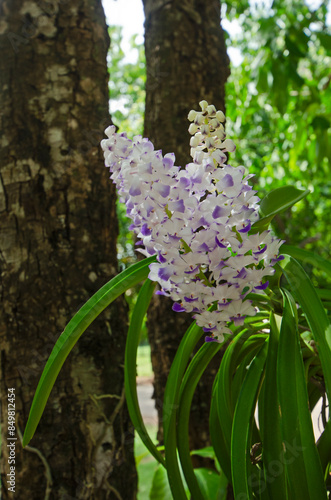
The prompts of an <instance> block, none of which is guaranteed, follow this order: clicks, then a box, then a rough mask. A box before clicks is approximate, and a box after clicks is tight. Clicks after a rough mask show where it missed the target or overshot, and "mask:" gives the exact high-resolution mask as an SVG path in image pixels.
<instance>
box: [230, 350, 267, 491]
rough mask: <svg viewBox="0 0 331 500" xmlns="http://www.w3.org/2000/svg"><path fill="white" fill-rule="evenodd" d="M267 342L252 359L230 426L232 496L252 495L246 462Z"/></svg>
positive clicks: (251, 482)
mask: <svg viewBox="0 0 331 500" xmlns="http://www.w3.org/2000/svg"><path fill="white" fill-rule="evenodd" d="M267 352H268V343H267V342H265V343H264V344H263V346H262V347H261V349H260V350H259V352H258V353H257V355H256V356H255V358H254V359H253V361H252V363H251V365H250V367H249V369H248V371H247V374H246V377H245V379H244V382H243V385H242V388H241V391H240V395H239V398H238V402H237V405H236V410H235V414H234V419H233V426H232V439H231V471H232V481H233V491H234V496H235V498H247V499H248V498H254V497H253V493H252V485H253V484H254V483H255V479H254V480H252V478H251V476H250V473H251V466H250V456H249V449H250V440H251V433H252V428H253V420H254V412H255V406H256V400H257V397H258V394H259V390H260V388H261V384H262V381H263V372H264V365H265V360H266V356H267Z"/></svg>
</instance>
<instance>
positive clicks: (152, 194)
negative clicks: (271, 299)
mask: <svg viewBox="0 0 331 500" xmlns="http://www.w3.org/2000/svg"><path fill="white" fill-rule="evenodd" d="M200 107H201V111H194V110H192V111H190V113H189V115H188V119H189V121H191V122H192V123H191V124H190V127H189V132H190V134H191V135H192V137H191V140H190V146H191V157H192V160H193V161H192V162H191V163H189V164H188V165H186V167H185V168H183V169H181V168H180V167H177V166H175V155H174V154H173V153H168V154H165V155H164V156H163V155H162V152H161V151H155V150H154V146H153V144H152V143H151V142H150V141H149V140H148V139H146V138H143V137H141V136H135V137H134V138H133V140H131V139H128V137H127V135H126V134H125V133H121V134H117V133H116V131H115V127H114V126H110V127H108V128H107V129H106V131H105V133H106V135H107V137H108V139H104V140H103V141H102V142H101V146H102V149H103V151H104V156H105V165H106V166H107V167H109V168H110V171H111V179H112V180H113V182H114V183H115V184H116V185H117V189H118V193H119V196H120V201H121V202H124V203H125V204H126V208H127V215H128V217H130V218H131V219H132V221H133V223H132V225H131V226H130V228H131V229H132V230H134V231H135V232H136V233H137V235H138V237H139V238H140V241H139V243H140V244H141V245H142V248H141V249H140V251H141V252H142V253H143V254H144V255H145V256H151V255H156V260H157V261H156V262H155V263H152V264H150V273H149V278H150V279H151V280H152V281H156V282H158V283H159V285H160V287H161V290H160V291H159V292H157V293H160V294H163V295H166V296H169V297H171V298H172V300H173V301H174V304H173V310H174V311H179V312H180V311H186V312H193V313H194V316H193V317H194V318H195V320H196V322H197V324H198V325H199V326H201V327H203V330H204V331H205V332H207V337H206V341H216V342H222V341H223V340H224V334H231V333H232V331H231V329H230V328H229V326H228V325H229V323H230V322H233V323H234V324H235V325H241V324H243V322H244V319H245V317H246V316H253V315H255V314H256V308H255V307H254V306H253V305H252V302H251V300H248V299H247V298H246V297H247V294H248V293H250V292H259V293H264V292H263V291H264V290H265V289H266V288H267V286H268V281H267V280H266V279H265V277H266V276H270V275H272V274H273V273H274V268H273V265H274V264H275V263H276V262H277V261H278V260H280V259H281V257H280V256H279V255H278V252H279V247H280V245H281V244H282V241H280V240H278V239H276V238H274V237H273V236H272V235H271V234H270V231H263V232H262V233H261V234H258V233H257V234H250V229H251V226H252V224H253V223H254V222H256V221H257V220H258V219H259V215H258V208H259V201H260V200H259V198H258V197H257V196H256V191H254V190H253V189H252V187H251V186H250V185H249V184H248V180H249V179H250V178H251V177H252V175H247V176H245V169H244V167H242V166H240V167H232V166H230V165H228V164H227V163H226V162H227V153H232V152H234V151H235V145H234V143H233V142H232V140H230V139H226V135H225V131H224V125H223V124H224V122H225V116H224V114H223V112H222V111H216V108H215V107H214V106H213V105H209V104H208V103H207V102H206V101H201V102H200Z"/></svg>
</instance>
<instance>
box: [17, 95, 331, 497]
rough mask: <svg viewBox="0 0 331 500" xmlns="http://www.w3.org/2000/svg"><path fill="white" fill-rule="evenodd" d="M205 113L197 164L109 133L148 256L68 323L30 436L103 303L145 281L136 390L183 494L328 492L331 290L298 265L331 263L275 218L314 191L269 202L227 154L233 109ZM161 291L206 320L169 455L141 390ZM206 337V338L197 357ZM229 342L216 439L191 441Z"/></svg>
mask: <svg viewBox="0 0 331 500" xmlns="http://www.w3.org/2000/svg"><path fill="white" fill-rule="evenodd" d="M200 108H201V110H200V111H194V110H192V111H190V112H189V114H188V119H189V121H190V122H191V124H190V126H189V132H190V134H191V135H192V137H191V140H190V146H191V152H190V154H191V157H192V162H191V163H189V164H187V165H186V166H185V168H180V167H178V166H175V155H174V154H173V153H168V154H165V155H164V156H163V155H162V152H161V151H155V150H154V146H153V144H152V143H151V142H150V141H149V140H148V139H146V138H142V137H141V136H136V137H134V138H133V139H129V138H128V137H127V135H126V134H125V133H120V134H118V133H116V130H115V127H114V126H111V127H108V128H107V130H106V131H105V133H106V135H107V139H104V140H103V141H102V143H101V146H102V149H103V151H104V156H105V164H106V166H107V167H108V168H109V169H110V172H111V179H112V180H113V182H114V183H115V184H116V186H117V190H118V194H119V196H120V200H121V201H122V202H123V203H125V205H126V209H127V215H128V217H130V219H131V220H132V225H131V229H132V230H133V231H134V232H135V233H136V234H137V236H138V238H139V240H138V248H137V250H139V251H140V252H141V253H142V254H143V255H144V256H145V257H146V258H145V259H143V260H142V261H139V262H137V263H136V264H134V265H132V266H131V267H130V268H128V269H126V270H125V271H123V272H122V273H120V274H119V275H118V276H116V277H115V278H113V279H112V280H111V281H110V282H109V283H107V284H106V285H104V286H103V287H102V288H101V289H100V290H99V291H98V292H97V293H96V294H95V295H94V296H93V297H92V298H91V299H90V300H89V301H88V302H87V303H86V304H85V305H84V306H83V307H82V308H81V309H80V310H79V311H78V313H77V314H76V315H75V316H74V317H73V318H72V320H71V321H70V322H69V323H68V325H67V327H66V328H65V330H64V332H63V333H62V335H61V336H60V337H59V339H58V341H57V343H56V345H55V347H54V350H53V352H52V354H51V356H50V358H49V360H48V362H47V364H46V367H45V369H44V371H43V374H42V376H41V380H40V382H39V385H38V388H37V391H36V394H35V398H34V400H33V403H32V407H31V411H30V416H29V420H28V423H27V426H26V429H25V434H24V438H23V445H26V444H27V443H28V442H29V441H30V439H31V438H32V436H33V434H34V432H35V430H36V427H37V425H38V422H39V420H40V418H41V415H42V412H43V409H44V407H45V404H46V402H47V399H48V396H49V393H50V391H51V389H52V386H53V384H54V382H55V380H56V377H57V375H58V373H59V371H60V369H61V366H62V364H63V363H64V361H65V359H66V357H67V356H68V354H69V352H70V351H71V349H72V347H73V346H74V345H75V343H76V342H77V340H78V339H79V337H80V336H81V335H82V333H83V332H84V331H85V330H86V328H87V327H88V325H89V324H90V323H91V322H92V321H93V320H94V319H95V318H96V317H97V316H98V315H99V314H100V313H101V311H102V310H103V309H104V308H105V307H107V306H108V305H109V304H110V303H111V302H112V301H113V300H115V299H116V298H117V297H118V296H119V295H120V294H122V293H123V292H125V291H126V290H127V289H128V288H131V287H132V286H134V285H136V284H137V283H139V282H141V281H143V280H144V281H145V282H144V284H143V286H142V287H141V290H140V293H139V296H138V299H137V303H136V305H135V308H134V310H133V313H132V319H131V323H130V326H129V331H128V337H127V344H126V354H125V390H126V398H127V404H128V408H129V411H130V416H131V419H132V422H133V424H134V426H135V429H136V431H137V432H138V433H139V435H140V437H141V438H142V440H143V441H144V443H145V445H146V447H147V448H148V450H149V451H150V452H151V453H152V455H153V456H154V457H155V458H156V459H157V460H158V462H159V463H160V466H159V467H160V471H162V472H161V474H166V475H167V478H168V481H169V486H170V490H171V496H172V498H174V499H176V500H177V499H178V500H181V499H183V500H184V499H186V498H188V497H190V496H191V497H192V498H194V499H197V500H207V499H210V498H217V499H220V500H222V499H224V500H225V499H226V498H227V488H228V486H229V485H231V487H232V488H233V492H234V497H235V499H236V500H246V499H251V498H252V499H265V500H267V499H283V498H284V499H287V498H288V499H294V498H298V499H299V498H300V500H301V499H303V500H308V499H310V500H313V499H314V500H322V499H323V500H325V499H327V498H328V490H329V489H330V471H331V468H330V467H331V424H330V420H329V419H328V414H327V408H326V404H325V402H326V401H327V400H330V395H331V394H330V391H331V327H330V320H329V316H328V314H327V307H328V301H329V300H330V297H331V293H330V290H326V289H322V290H320V289H316V288H315V287H314V286H313V284H312V282H311V280H310V278H309V277H308V275H307V274H306V272H305V271H304V269H303V267H302V266H301V264H300V263H299V261H303V262H306V263H307V262H308V263H309V264H310V265H313V266H315V267H317V268H319V269H321V270H323V271H324V272H325V273H327V274H328V275H329V276H330V275H331V265H330V263H329V262H327V261H325V260H324V259H322V258H321V257H319V256H317V255H314V254H312V253H310V252H308V251H305V250H303V249H299V248H295V247H291V246H289V245H286V244H284V243H285V242H284V241H280V240H279V239H278V238H276V237H275V236H273V234H272V232H271V231H270V229H269V224H270V222H271V220H272V219H273V217H274V216H275V215H276V214H277V213H280V212H281V211H284V210H286V209H289V208H290V207H291V206H292V205H293V204H294V203H296V202H297V201H299V200H300V199H302V198H303V197H305V196H306V195H307V194H308V191H302V190H299V189H297V188H295V187H292V186H285V187H282V188H278V189H276V190H274V191H271V192H270V193H269V194H268V195H267V196H265V198H263V199H262V200H260V199H259V198H258V197H257V195H256V192H255V191H254V190H253V189H252V187H251V186H250V184H249V180H250V178H251V177H252V176H251V175H249V174H248V175H246V174H245V168H244V167H241V166H239V167H233V166H231V165H229V164H228V163H227V162H228V156H229V154H231V153H233V152H234V151H235V145H234V143H233V142H232V141H231V140H230V139H227V138H226V134H225V130H224V122H225V116H224V114H223V113H222V111H217V110H216V108H215V107H214V106H213V105H209V104H208V103H207V102H206V101H201V102H200ZM280 252H281V254H280ZM156 283H158V284H159V290H158V291H156V292H155V285H156ZM153 293H158V294H162V295H166V296H168V297H171V299H172V300H173V310H174V311H177V312H179V313H180V312H182V311H186V312H188V313H192V319H193V320H194V321H193V323H192V325H191V327H190V328H189V329H188V331H187V332H186V333H185V335H184V337H183V339H182V341H181V342H180V344H179V347H178V351H177V354H176V357H175V359H174V362H173V365H172V368H171V371H170V374H169V377H168V382H167V386H166V391H165V399H164V402H163V407H164V420H163V423H164V448H162V450H161V449H160V448H159V447H157V446H156V445H155V444H154V443H153V440H152V439H151V437H150V436H149V434H148V432H147V430H146V428H145V425H144V423H143V420H142V416H141V412H140V409H139V404H138V398H137V389H136V358H137V348H138V343H139V335H140V330H141V325H142V322H143V319H144V316H145V314H146V312H147V309H148V306H149V303H150V300H151V297H152V295H153ZM201 336H204V337H205V341H206V342H205V343H204V345H203V347H202V348H201V349H199V350H198V352H197V353H196V354H195V355H194V356H193V358H192V353H193V351H194V348H195V346H196V345H197V343H198V341H199V339H200V338H201ZM221 348H222V349H223V351H224V354H223V357H222V361H221V363H220V367H219V371H218V373H217V375H216V378H215V381H214V387H213V396H212V401H211V407H210V421H209V431H210V440H211V443H212V446H211V447H209V448H206V449H204V450H190V449H189V434H188V427H189V414H190V406H191V402H192V398H193V394H194V391H195V388H196V386H197V384H198V382H199V380H200V378H201V376H202V374H203V372H204V370H205V369H206V367H207V365H208V363H209V362H210V361H211V359H212V358H213V357H214V356H215V354H216V353H217V352H218V351H219V350H220V349H221ZM191 358H192V359H191ZM317 382H318V383H317ZM321 397H322V398H323V401H324V404H322V407H321V410H320V413H321V415H322V421H323V428H322V429H321V431H320V436H319V438H318V440H316V438H315V436H314V431H313V426H312V419H311V412H312V411H313V409H314V408H315V407H316V405H317V403H318V401H319V400H320V399H321ZM257 450H258V453H257ZM192 453H197V454H200V455H202V456H208V457H209V458H212V459H213V460H214V463H215V466H214V468H213V469H211V470H207V469H194V468H193V465H192V460H191V454H192ZM151 498H153V495H152V496H151ZM158 498H166V496H164V497H161V496H158ZM167 498H168V497H167Z"/></svg>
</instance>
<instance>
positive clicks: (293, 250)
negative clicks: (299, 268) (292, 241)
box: [280, 245, 331, 276]
mask: <svg viewBox="0 0 331 500" xmlns="http://www.w3.org/2000/svg"><path fill="white" fill-rule="evenodd" d="M280 251H281V253H282V254H286V255H290V256H291V257H293V258H294V259H298V260H300V261H302V262H307V263H309V264H311V265H313V266H314V267H317V268H318V269H321V270H322V271H324V272H326V273H327V274H328V275H329V276H331V262H330V261H329V260H326V259H324V258H323V257H321V256H320V255H318V254H316V253H313V252H309V251H308V250H305V249H304V248H299V247H295V246H292V245H282V246H281V248H280Z"/></svg>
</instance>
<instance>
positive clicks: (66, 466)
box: [0, 0, 136, 500]
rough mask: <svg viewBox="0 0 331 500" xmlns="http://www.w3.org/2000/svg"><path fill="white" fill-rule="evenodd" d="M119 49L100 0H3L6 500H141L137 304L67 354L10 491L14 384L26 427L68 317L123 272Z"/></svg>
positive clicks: (0, 253) (111, 316)
mask: <svg viewBox="0 0 331 500" xmlns="http://www.w3.org/2000/svg"><path fill="white" fill-rule="evenodd" d="M108 46H109V38H108V33H107V27H106V25H105V19H104V13H103V9H102V6H101V1H100V0H97V1H96V0H71V1H70V2H69V1H68V0H55V1H52V2H46V1H42V0H40V1H34V0H27V1H24V0H2V1H1V2H0V53H1V61H0V75H1V84H0V99H1V103H0V109H1V130H2V131H3V134H2V138H1V150H2V154H1V160H0V226H1V232H0V263H1V290H0V293H1V304H0V311H1V323H0V342H1V344H0V346H1V401H2V412H1V429H2V443H3V445H2V446H3V450H2V456H3V460H2V468H1V474H2V487H3V498H4V499H7V498H13V497H15V498H31V499H44V498H45V499H66V500H68V499H106V498H107V499H123V500H127V499H134V498H136V472H135V466H134V459H133V433H132V428H131V424H130V423H129V419H128V414H127V410H126V406H125V400H124V392H123V360H124V343H125V332H126V326H127V325H126V313H127V311H126V307H125V305H124V303H123V301H122V300H118V301H116V304H115V305H114V306H113V307H111V308H109V309H107V311H105V312H104V313H103V315H102V317H100V318H99V319H98V320H97V321H95V322H94V323H93V324H92V325H91V327H90V328H89V330H88V331H87V332H86V333H85V334H84V335H83V337H82V338H81V339H80V341H79V342H78V344H77V345H76V346H75V348H74V349H73V351H72V353H71V354H70V356H69V358H68V360H67V361H66V362H65V364H64V366H63V368H62V370H61V373H60V375H59V377H58V379H57V381H56V384H55V386H54V389H53V391H52V393H51V396H50V399H49V401H48V404H47V406H46V409H45V412H44V415H43V417H42V420H41V422H40V424H39V426H38V428H37V431H36V434H35V437H34V438H33V439H32V441H31V443H30V446H29V447H26V448H25V449H24V450H23V449H22V446H21V444H20V440H19V439H18V440H17V442H16V450H15V451H16V456H15V465H14V466H15V481H16V488H15V494H12V493H11V492H10V491H8V487H9V483H7V480H8V476H7V474H8V473H9V464H8V454H9V449H8V448H7V447H6V439H7V436H8V434H7V391H8V388H14V389H15V394H16V402H15V403H16V422H15V426H16V429H17V432H16V437H17V438H19V435H20V432H23V430H24V427H25V424H26V421H27V417H28V413H29V409H30V406H31V402H32V397H33V394H34V391H35V389H36V386H37V383H38V380H39V378H40V375H41V372H42V369H43V366H44V364H45V362H46V360H47V358H48V356H49V354H50V352H51V350H52V347H53V345H54V343H55V341H56V340H57V338H58V337H59V335H60V333H61V332H62V331H63V328H64V327H65V325H66V323H67V322H68V320H69V319H70V318H71V317H72V316H73V314H74V313H75V312H76V311H77V309H78V308H79V307H80V306H81V305H82V304H83V303H84V302H85V301H86V300H87V299H88V298H89V297H90V296H91V295H92V294H93V293H94V292H96V291H97V290H98V288H99V287H100V286H101V285H102V284H104V283H105V282H107V281H108V280H109V279H110V278H111V277H112V276H114V275H115V274H116V273H117V262H116V235H117V223H116V214H115V193H114V190H113V187H112V183H111V181H109V174H108V172H107V169H105V168H104V166H103V158H102V154H101V152H100V147H99V142H100V140H101V138H102V137H103V130H104V128H105V127H106V126H107V125H109V124H110V116H109V114H108V74H107V66H106V56H107V50H108Z"/></svg>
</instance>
